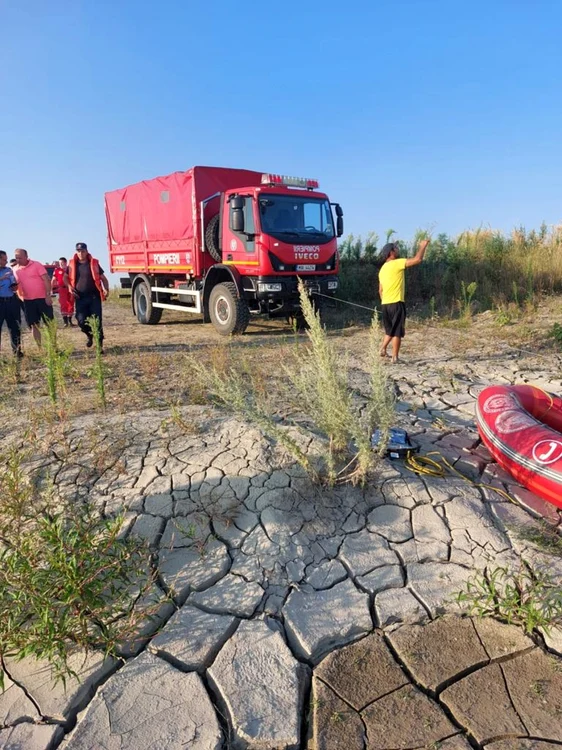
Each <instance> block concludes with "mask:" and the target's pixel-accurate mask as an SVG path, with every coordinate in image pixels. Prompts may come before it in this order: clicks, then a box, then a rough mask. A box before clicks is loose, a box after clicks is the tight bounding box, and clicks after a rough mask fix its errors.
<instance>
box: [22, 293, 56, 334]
mask: <svg viewBox="0 0 562 750" xmlns="http://www.w3.org/2000/svg"><path fill="white" fill-rule="evenodd" d="M23 312H24V315H25V320H26V322H27V325H28V326H30V327H31V326H35V325H37V324H38V323H41V322H42V320H43V318H50V319H51V320H52V319H53V317H54V315H53V306H52V305H48V304H47V303H46V302H45V300H44V299H43V298H40V299H24V301H23Z"/></svg>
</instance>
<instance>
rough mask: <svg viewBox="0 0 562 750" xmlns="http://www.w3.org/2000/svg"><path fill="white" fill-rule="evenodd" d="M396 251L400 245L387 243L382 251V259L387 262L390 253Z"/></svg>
mask: <svg viewBox="0 0 562 750" xmlns="http://www.w3.org/2000/svg"><path fill="white" fill-rule="evenodd" d="M396 250H398V244H397V243H396V242H387V243H386V245H385V246H384V247H383V249H382V250H381V258H382V259H383V260H387V259H388V256H389V255H390V253H393V252H395V251H396Z"/></svg>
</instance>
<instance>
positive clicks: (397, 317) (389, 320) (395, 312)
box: [382, 302, 406, 339]
mask: <svg viewBox="0 0 562 750" xmlns="http://www.w3.org/2000/svg"><path fill="white" fill-rule="evenodd" d="M382 324H383V326H384V332H385V333H386V335H387V336H392V337H393V338H394V336H398V337H399V338H401V339H403V338H404V335H405V333H406V305H405V304H404V303H403V302H393V303H392V304H391V305H382Z"/></svg>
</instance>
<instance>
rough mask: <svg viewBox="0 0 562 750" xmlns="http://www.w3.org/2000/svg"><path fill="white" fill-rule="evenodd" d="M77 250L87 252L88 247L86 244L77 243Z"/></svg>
mask: <svg viewBox="0 0 562 750" xmlns="http://www.w3.org/2000/svg"><path fill="white" fill-rule="evenodd" d="M76 249H77V250H87V249H88V245H86V243H85V242H77V243H76Z"/></svg>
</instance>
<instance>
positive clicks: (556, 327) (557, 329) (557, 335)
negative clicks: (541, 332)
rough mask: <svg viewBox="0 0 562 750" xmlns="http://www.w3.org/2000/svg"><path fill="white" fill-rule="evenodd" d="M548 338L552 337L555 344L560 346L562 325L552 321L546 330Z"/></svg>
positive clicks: (561, 346)
mask: <svg viewBox="0 0 562 750" xmlns="http://www.w3.org/2000/svg"><path fill="white" fill-rule="evenodd" d="M547 336H548V338H550V339H552V341H553V343H554V344H555V346H557V347H558V348H559V349H560V348H562V325H560V323H554V324H553V325H552V327H551V328H550V329H549V330H548V332H547Z"/></svg>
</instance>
